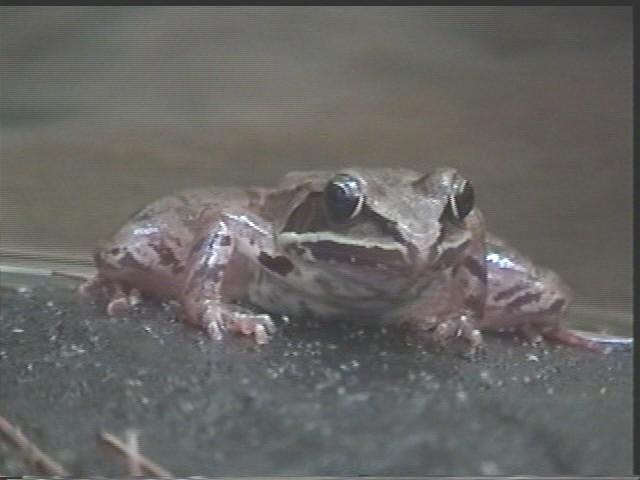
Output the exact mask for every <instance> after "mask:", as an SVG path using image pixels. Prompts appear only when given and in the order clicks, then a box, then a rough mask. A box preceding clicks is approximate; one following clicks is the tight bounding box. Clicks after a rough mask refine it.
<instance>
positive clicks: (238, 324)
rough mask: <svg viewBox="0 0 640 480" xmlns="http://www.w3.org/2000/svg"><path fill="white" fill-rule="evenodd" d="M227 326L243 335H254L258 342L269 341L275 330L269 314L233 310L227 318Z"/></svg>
mask: <svg viewBox="0 0 640 480" xmlns="http://www.w3.org/2000/svg"><path fill="white" fill-rule="evenodd" d="M225 328H226V329H227V330H228V331H230V332H237V333H241V334H242V335H253V336H254V338H255V340H256V343H258V344H264V343H267V342H268V341H269V335H270V334H273V332H274V331H275V325H274V324H273V320H271V317H270V316H269V315H267V314H256V313H241V312H233V313H231V314H230V315H228V316H227V317H226V319H225Z"/></svg>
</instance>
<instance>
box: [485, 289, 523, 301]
mask: <svg viewBox="0 0 640 480" xmlns="http://www.w3.org/2000/svg"><path fill="white" fill-rule="evenodd" d="M525 288H527V286H526V285H514V286H513V287H511V288H507V289H506V290H503V291H502V292H498V293H496V294H495V295H494V296H493V300H494V301H495V302H499V301H500V300H504V299H505V298H508V297H510V296H512V295H514V294H516V293H518V292H519V291H520V290H523V289H525Z"/></svg>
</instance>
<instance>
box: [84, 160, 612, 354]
mask: <svg viewBox="0 0 640 480" xmlns="http://www.w3.org/2000/svg"><path fill="white" fill-rule="evenodd" d="M94 258H95V264H96V267H97V270H98V273H97V274H96V276H95V277H94V278H93V279H91V280H89V281H88V282H87V283H85V284H84V285H83V286H82V287H81V291H82V292H84V293H86V294H88V293H92V292H97V291H101V292H104V293H106V294H107V295H108V297H109V304H108V312H109V314H116V313H118V312H121V311H123V310H125V309H126V308H127V307H128V306H129V305H130V304H131V303H132V301H133V300H134V299H135V298H137V297H138V296H139V295H140V294H143V295H147V296H153V297H157V298H163V299H167V298H168V299H174V300H177V301H178V302H179V303H180V304H181V305H182V308H183V312H184V317H185V319H186V321H187V322H189V323H191V324H193V325H196V326H198V327H201V328H202V329H203V330H205V331H206V332H208V333H209V334H210V335H211V336H212V337H214V338H221V337H222V336H223V334H224V333H225V332H228V331H231V332H239V333H241V334H246V335H253V336H254V338H255V340H256V341H257V342H258V343H264V342H266V341H267V339H268V338H269V335H270V334H272V332H273V331H274V324H273V322H272V315H291V316H293V317H295V316H300V315H312V316H315V317H320V318H326V317H331V318H338V319H339V318H345V319H347V318H349V319H355V320H358V321H364V322H386V323H396V324H406V325H409V326H410V327H412V328H415V329H418V330H421V331H425V332H428V335H427V336H428V337H429V338H430V339H432V340H433V341H434V342H435V343H436V344H438V345H441V346H443V347H447V346H449V345H451V344H452V342H454V341H456V342H458V343H459V342H460V341H462V342H463V343H464V344H465V345H466V346H468V348H469V349H471V350H474V349H476V348H477V347H478V346H479V345H481V342H482V336H481V331H483V330H513V331H517V332H520V333H523V334H525V335H527V336H528V337H532V338H542V337H544V338H546V339H548V340H552V341H556V342H560V343H564V344H569V345H573V346H579V347H584V348H587V349H592V350H602V344H601V343H600V342H598V341H597V339H595V337H592V336H590V335H589V334H586V333H579V332H576V331H572V330H568V329H566V328H564V327H563V326H561V325H560V320H561V319H562V317H563V316H564V313H565V311H566V309H567V307H568V305H569V302H570V293H569V289H568V288H567V286H566V285H565V284H564V283H563V282H562V281H561V280H560V278H559V277H558V276H557V275H556V274H555V273H554V272H552V271H551V270H548V269H546V268H542V267H539V266H535V265H533V264H532V262H531V261H529V260H528V259H527V258H526V257H525V256H523V255H521V254H520V253H518V252H517V251H516V250H514V249H513V248H512V247H510V246H508V245H507V244H506V243H504V242H503V241H501V240H500V239H498V238H497V237H495V236H493V235H490V234H488V233H487V232H486V231H485V225H484V221H483V217H482V214H481V213H480V211H479V209H478V208H477V207H476V205H475V198H474V190H473V186H472V184H471V182H469V181H468V180H466V179H465V178H464V177H462V176H461V175H460V174H459V173H458V172H457V171H456V170H454V169H452V168H439V169H436V170H434V171H432V172H430V173H427V174H422V173H418V172H414V171H411V170H406V169H385V168H379V169H364V168H363V169H355V168H352V169H344V170H341V171H339V172H332V171H310V172H292V173H289V174H288V175H286V176H285V177H284V179H283V181H282V182H281V184H280V185H279V186H278V187H277V188H272V189H269V188H250V189H233V188H210V189H193V190H188V191H184V192H182V193H178V194H176V195H172V196H168V197H165V198H162V199H160V200H158V201H156V202H154V203H151V204H150V205H148V206H146V207H144V208H143V209H142V210H140V211H138V212H137V213H136V214H134V215H133V216H132V217H131V218H130V219H129V220H128V221H127V222H126V223H125V224H124V225H123V226H122V227H121V228H120V230H119V231H118V232H117V233H116V234H115V235H114V236H113V238H112V239H111V240H110V241H109V242H107V243H105V244H103V245H102V246H101V247H99V248H98V249H97V250H96V253H95V257H94ZM239 301H243V302H245V304H244V305H246V304H247V302H248V304H250V305H251V306H252V308H247V307H246V306H241V305H240V304H238V302H239Z"/></svg>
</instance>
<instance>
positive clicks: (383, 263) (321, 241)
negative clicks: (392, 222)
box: [279, 232, 411, 272]
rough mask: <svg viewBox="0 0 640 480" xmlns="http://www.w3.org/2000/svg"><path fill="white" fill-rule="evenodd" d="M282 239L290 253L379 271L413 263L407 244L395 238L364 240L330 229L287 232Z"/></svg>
mask: <svg viewBox="0 0 640 480" xmlns="http://www.w3.org/2000/svg"><path fill="white" fill-rule="evenodd" d="M279 242H280V244H281V246H282V248H283V250H284V251H285V252H287V253H288V254H293V255H296V256H298V257H300V258H302V259H304V260H305V261H307V262H311V263H323V264H335V265H343V266H348V267H349V268H358V269H365V270H372V271H376V272H385V271H386V272H398V271H406V270H407V268H408V267H409V266H410V265H411V261H410V260H409V258H408V257H409V254H408V251H407V248H406V247H405V246H403V245H401V244H399V243H395V242H392V241H386V242H375V243H363V242H360V241H357V240H354V239H349V238H345V237H343V236H340V235H337V234H333V233H329V232H323V233H317V232H316V233H303V234H299V233H293V232H283V233H282V234H280V238H279Z"/></svg>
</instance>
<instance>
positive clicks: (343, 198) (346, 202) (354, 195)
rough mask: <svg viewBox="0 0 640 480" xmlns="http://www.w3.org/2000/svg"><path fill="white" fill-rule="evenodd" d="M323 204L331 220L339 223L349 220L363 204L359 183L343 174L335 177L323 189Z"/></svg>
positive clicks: (362, 194) (358, 211)
mask: <svg viewBox="0 0 640 480" xmlns="http://www.w3.org/2000/svg"><path fill="white" fill-rule="evenodd" d="M324 203H325V206H326V209H327V213H328V214H329V216H330V217H331V220H333V221H335V222H339V223H342V222H346V221H347V220H351V219H352V218H354V217H355V216H356V215H358V213H360V210H362V205H363V204H364V192H363V191H362V185H361V183H360V181H359V180H358V179H357V178H356V177H353V176H351V175H347V174H344V173H340V174H338V175H336V176H335V177H333V180H331V181H330V182H329V183H328V184H327V186H326V187H325V189H324Z"/></svg>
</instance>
